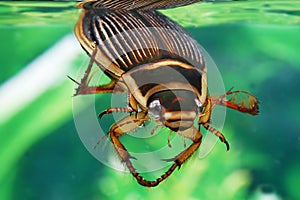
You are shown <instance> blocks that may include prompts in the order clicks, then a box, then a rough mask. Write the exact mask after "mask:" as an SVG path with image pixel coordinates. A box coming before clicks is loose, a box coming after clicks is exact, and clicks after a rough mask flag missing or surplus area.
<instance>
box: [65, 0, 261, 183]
mask: <svg viewBox="0 0 300 200" xmlns="http://www.w3.org/2000/svg"><path fill="white" fill-rule="evenodd" d="M198 1H201V0H176V1H170V0H162V1H157V0H148V1H144V0H115V1H109V0H90V1H87V2H82V3H79V5H78V6H79V7H80V8H81V9H82V14H81V16H80V17H79V19H78V21H77V23H76V26H75V35H76V37H77V39H78V41H79V42H80V45H81V46H82V48H83V49H84V50H85V51H86V53H87V54H88V55H89V56H90V57H91V60H90V63H89V65H88V68H87V70H86V72H85V75H84V77H83V78H82V80H81V81H80V82H77V81H75V80H74V79H72V78H71V79H72V80H73V81H74V82H76V83H77V84H78V88H77V89H76V93H75V96H76V95H83V94H100V93H107V92H109V93H123V92H127V93H128V106H127V107H125V108H123V107H121V108H120V107H115V108H109V109H107V110H105V111H104V112H102V113H100V115H99V117H100V118H101V117H102V116H103V115H105V114H111V113H113V112H125V113H128V115H127V116H126V117H124V118H123V119H121V120H120V121H118V122H116V123H115V124H113V125H112V126H111V128H110V130H109V131H108V133H107V135H108V137H109V138H110V140H111V142H112V144H113V146H114V148H115V150H116V152H117V154H118V155H119V157H120V159H121V161H122V162H123V163H125V164H126V166H127V167H128V169H129V171H130V172H131V174H132V175H133V176H134V177H135V178H136V180H137V181H138V183H139V184H141V185H143V186H147V187H153V186H156V185H158V184H159V183H160V182H162V181H163V180H165V179H166V178H167V177H168V176H170V175H171V174H172V172H173V171H174V170H175V169H176V168H177V167H178V168H179V167H180V166H181V165H182V164H183V163H184V162H185V161H186V160H187V159H188V158H190V157H191V156H192V154H193V153H194V152H195V151H196V150H197V149H198V148H199V146H200V144H201V141H202V134H201V132H200V128H201V126H203V127H204V128H205V129H207V130H208V131H209V132H211V133H213V134H214V135H216V136H217V137H219V139H220V140H221V141H222V142H223V143H225V144H226V147H227V150H229V144H228V142H227V141H226V139H225V137H224V136H223V134H222V133H221V132H219V131H218V130H216V129H215V128H213V127H212V126H211V125H210V118H211V112H212V110H213V108H214V107H215V106H216V105H221V106H226V107H228V108H231V109H234V110H237V111H240V112H243V113H249V114H251V115H256V114H258V100H257V99H256V98H255V97H254V96H253V95H252V94H250V93H248V92H245V91H240V90H237V91H232V90H229V91H228V92H226V93H225V94H224V95H222V96H219V97H212V96H209V95H208V91H207V90H208V89H207V88H208V86H207V75H206V64H205V61H204V57H203V55H202V52H201V51H202V50H201V48H200V47H199V45H198V43H197V41H196V40H195V39H193V38H192V37H191V36H190V35H189V33H188V32H187V31H186V30H185V29H184V28H182V27H181V26H180V25H179V24H177V23H176V22H174V21H172V20H170V19H169V18H168V17H166V16H164V15H163V14H161V13H160V12H157V11H156V9H164V8H171V7H177V6H182V5H188V4H191V3H194V2H198ZM94 62H95V63H96V64H97V66H98V67H99V68H100V70H102V71H103V72H104V73H105V74H106V75H107V76H108V77H109V78H110V79H111V82H110V83H109V84H106V85H100V86H90V85H89V82H90V80H91V78H92V76H93V75H92V73H91V69H92V66H93V63H94ZM196 118H197V119H198V123H197V124H198V125H197V126H194V121H195V119H196ZM146 121H155V122H157V123H158V124H159V125H158V126H157V127H159V126H161V127H167V128H169V129H170V130H171V131H173V132H176V133H177V134H179V135H181V136H182V137H183V138H188V139H189V140H191V141H192V143H191V144H190V145H189V146H187V147H186V148H185V149H184V150H183V151H182V152H180V153H179V154H178V155H177V156H175V157H174V158H167V159H164V160H165V161H169V162H173V164H172V165H171V166H170V168H169V169H168V170H167V171H166V172H165V173H164V174H163V175H162V176H161V177H159V178H157V179H155V180H153V181H148V180H145V179H144V178H143V177H142V176H141V175H140V174H139V173H138V172H137V170H136V169H135V168H134V166H133V164H132V162H131V159H133V157H132V156H131V155H130V154H129V152H128V151H127V149H126V147H125V146H124V145H123V144H122V142H121V141H120V139H119V138H120V137H121V136H122V135H124V134H127V133H130V132H132V131H133V130H135V129H136V128H137V127H140V126H141V125H144V123H145V122H146ZM154 131H155V128H154V130H152V132H151V133H153V132H154ZM98 143H99V142H98ZM168 145H169V146H170V144H169V142H168Z"/></svg>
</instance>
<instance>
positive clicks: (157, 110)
mask: <svg viewBox="0 0 300 200" xmlns="http://www.w3.org/2000/svg"><path fill="white" fill-rule="evenodd" d="M149 114H150V115H152V116H153V117H154V118H159V117H160V114H161V104H160V101H159V100H158V99H156V100H153V101H151V103H150V104H149Z"/></svg>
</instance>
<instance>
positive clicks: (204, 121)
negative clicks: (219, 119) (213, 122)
mask: <svg viewBox="0 0 300 200" xmlns="http://www.w3.org/2000/svg"><path fill="white" fill-rule="evenodd" d="M214 101H215V100H214V99H212V98H211V97H207V99H206V103H205V109H204V111H203V113H202V114H201V116H200V117H199V121H198V124H199V130H200V126H201V125H202V126H203V127H204V128H205V129H206V130H208V131H209V132H211V133H212V134H214V135H216V136H217V137H218V138H219V139H220V140H221V141H222V142H223V143H224V144H225V145H226V148H227V151H228V150H229V148H230V147H229V143H228V142H227V140H226V138H225V136H224V135H223V134H222V133H221V132H220V131H218V130H217V129H215V128H214V127H212V126H210V125H209V124H208V123H209V121H210V116H211V112H212V108H213V106H214V103H215V102H214Z"/></svg>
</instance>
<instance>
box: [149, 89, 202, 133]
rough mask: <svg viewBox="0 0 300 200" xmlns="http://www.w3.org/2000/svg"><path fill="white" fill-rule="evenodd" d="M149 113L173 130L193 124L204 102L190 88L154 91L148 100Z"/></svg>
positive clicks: (186, 127)
mask: <svg viewBox="0 0 300 200" xmlns="http://www.w3.org/2000/svg"><path fill="white" fill-rule="evenodd" d="M147 107H148V112H149V114H150V115H151V116H152V117H154V118H156V119H158V120H159V121H161V123H162V124H163V125H165V126H167V127H168V128H170V129H171V130H173V131H178V130H181V131H182V130H185V129H188V128H190V127H191V126H193V124H194V120H195V118H196V117H197V116H198V115H199V114H200V113H201V110H202V103H201V102H200V101H199V100H198V98H197V96H196V95H195V94H194V93H193V92H192V91H188V90H164V91H160V92H157V93H154V94H153V95H152V96H151V97H150V98H149V99H148V102H147Z"/></svg>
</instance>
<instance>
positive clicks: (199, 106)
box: [195, 99, 203, 114]
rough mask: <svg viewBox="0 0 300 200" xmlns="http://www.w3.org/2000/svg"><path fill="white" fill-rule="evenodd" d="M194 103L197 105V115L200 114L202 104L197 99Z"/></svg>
mask: <svg viewBox="0 0 300 200" xmlns="http://www.w3.org/2000/svg"><path fill="white" fill-rule="evenodd" d="M195 103H196V105H197V114H201V112H202V108H203V107H202V103H201V102H200V101H199V100H198V99H195Z"/></svg>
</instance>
